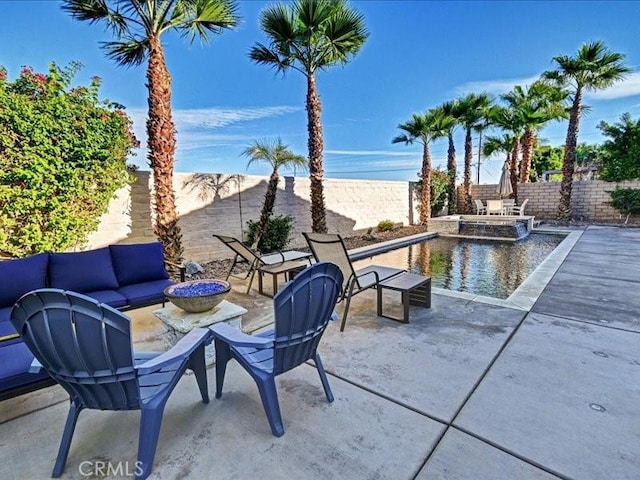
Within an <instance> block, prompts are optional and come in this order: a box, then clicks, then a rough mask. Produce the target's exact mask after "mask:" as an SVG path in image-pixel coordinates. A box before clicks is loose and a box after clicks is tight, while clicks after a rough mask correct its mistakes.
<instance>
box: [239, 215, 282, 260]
mask: <svg viewBox="0 0 640 480" xmlns="http://www.w3.org/2000/svg"><path fill="white" fill-rule="evenodd" d="M258 224H259V222H257V221H254V220H249V221H248V222H247V229H248V232H247V245H253V243H254V241H255V235H256V230H257V229H258ZM292 231H293V217H292V216H291V215H278V216H276V217H269V220H268V221H267V226H266V227H265V229H264V233H263V234H262V238H261V239H260V241H259V242H258V250H260V251H261V252H262V253H270V252H277V251H280V250H284V247H286V246H287V244H288V243H289V237H290V236H291V232H292Z"/></svg>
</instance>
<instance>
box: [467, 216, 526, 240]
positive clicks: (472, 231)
mask: <svg viewBox="0 0 640 480" xmlns="http://www.w3.org/2000/svg"><path fill="white" fill-rule="evenodd" d="M458 234H459V235H463V236H467V237H485V238H508V239H512V240H521V239H523V238H525V237H526V236H527V235H529V231H528V230H527V224H526V223H525V222H515V223H514V222H512V221H511V222H509V221H505V222H498V221H491V222H486V221H469V220H461V221H460V223H459V227H458Z"/></svg>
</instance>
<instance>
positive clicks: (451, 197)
mask: <svg viewBox="0 0 640 480" xmlns="http://www.w3.org/2000/svg"><path fill="white" fill-rule="evenodd" d="M457 170H458V166H457V165H456V146H455V144H454V143H453V133H452V132H449V149H448V150H447V174H448V175H449V184H448V185H447V203H448V204H449V211H448V213H449V215H452V214H454V213H456V212H457V211H458V205H457V201H458V199H457V198H456V173H457Z"/></svg>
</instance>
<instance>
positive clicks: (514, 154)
mask: <svg viewBox="0 0 640 480" xmlns="http://www.w3.org/2000/svg"><path fill="white" fill-rule="evenodd" d="M519 152H520V137H518V136H517V135H516V136H515V137H514V139H513V149H512V150H511V159H510V162H509V180H510V181H511V188H512V189H513V196H514V198H516V199H517V198H518V153H519Z"/></svg>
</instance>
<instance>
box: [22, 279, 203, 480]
mask: <svg viewBox="0 0 640 480" xmlns="http://www.w3.org/2000/svg"><path fill="white" fill-rule="evenodd" d="M11 323H13V326H14V327H15V329H16V330H17V331H18V333H19V334H20V336H21V337H22V339H23V340H24V342H25V343H26V344H27V346H28V347H29V349H30V350H31V352H32V353H33V355H34V356H35V358H36V360H37V361H38V362H39V363H40V364H41V365H42V368H44V369H45V370H46V371H47V372H48V373H49V374H50V375H51V376H52V377H53V378H54V379H55V380H56V381H57V382H58V383H59V384H60V385H61V386H62V387H63V388H64V389H65V390H66V391H67V393H69V396H70V397H71V398H70V400H71V405H70V407H69V414H68V415H67V422H66V424H65V427H64V433H63V435H62V440H61V442H60V448H59V450H58V457H57V459H56V463H55V466H54V467H53V473H52V476H53V477H59V476H60V475H61V474H62V472H63V470H64V466H65V463H66V461H67V456H68V454H69V447H70V446H71V439H72V437H73V432H74V429H75V426H76V422H77V420H78V415H79V414H80V412H81V411H82V410H83V409H85V408H88V409H96V410H141V412H142V416H141V420H140V433H139V439H138V462H137V463H136V477H137V478H141V479H144V478H147V477H148V476H149V474H150V473H151V469H152V467H153V457H154V455H155V451H156V446H157V444H158V437H159V434H160V426H161V424H162V413H163V411H164V407H165V404H166V402H167V400H168V398H169V395H170V394H171V392H172V391H173V388H174V387H175V386H176V384H177V383H178V380H180V377H181V376H182V374H183V373H184V371H185V370H186V369H187V368H190V369H191V370H193V371H194V373H195V377H196V380H197V382H198V386H199V387H200V393H201V395H202V400H203V402H204V403H208V402H209V394H208V391H207V374H206V365H205V358H204V346H205V343H207V340H208V339H209V338H210V335H211V334H210V332H209V331H208V330H207V329H204V328H200V329H195V330H193V331H191V332H190V333H189V334H187V335H186V336H185V337H184V338H182V339H181V340H180V341H179V342H178V343H177V344H176V345H175V346H174V347H173V348H172V349H171V350H169V351H168V352H165V353H140V354H136V353H134V351H133V348H132V344H131V321H130V320H129V318H128V317H127V316H126V315H124V314H122V313H120V312H119V311H117V310H115V309H113V308H111V307H109V306H107V305H104V304H101V303H99V302H97V301H96V300H94V299H92V298H89V297H87V296H84V295H81V294H78V293H74V292H69V291H63V290H59V289H52V288H47V289H40V290H35V291H33V292H30V293H27V294H26V295H24V296H23V297H22V298H20V299H19V300H18V302H17V303H16V305H15V306H14V308H13V310H12V312H11ZM36 368H37V367H36Z"/></svg>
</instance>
